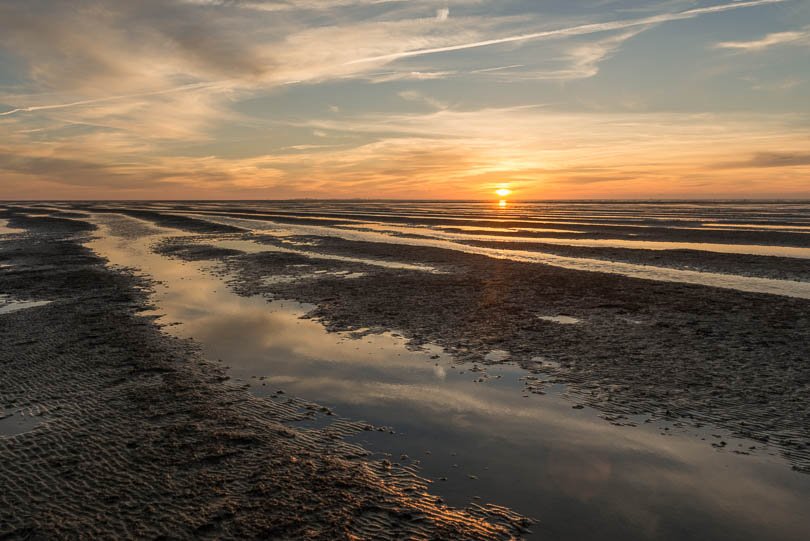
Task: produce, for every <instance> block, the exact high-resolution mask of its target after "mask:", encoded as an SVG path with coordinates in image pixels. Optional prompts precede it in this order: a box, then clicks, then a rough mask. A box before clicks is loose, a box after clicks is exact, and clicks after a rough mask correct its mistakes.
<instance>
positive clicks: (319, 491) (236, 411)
mask: <svg viewBox="0 0 810 541" xmlns="http://www.w3.org/2000/svg"><path fill="white" fill-rule="evenodd" d="M7 219H8V217H7ZM11 220H12V221H14V223H16V224H18V225H20V226H22V225H25V227H26V230H27V233H25V234H23V235H13V236H9V237H5V238H0V260H1V261H2V263H3V265H4V266H3V267H0V291H2V292H3V293H5V294H8V295H11V296H14V297H17V298H25V299H29V300H48V301H52V302H50V303H49V304H47V305H43V306H38V307H32V308H29V309H25V310H20V311H16V312H13V313H9V314H2V315H0V342H2V343H3V348H2V349H0V367H2V373H3V377H2V378H0V411H2V414H0V417H2V418H3V419H2V420H0V423H2V426H0V461H2V464H3V466H2V468H1V469H0V484H2V486H3V490H2V491H0V537H2V538H4V539H32V538H34V539H53V538H71V537H88V538H89V537H93V538H113V537H114V538H147V537H148V538H218V539H220V538H231V539H244V538H265V539H266V538H306V539H358V538H361V539H366V538H380V539H402V538H414V539H459V538H464V539H467V538H469V539H508V538H511V537H514V536H517V535H519V532H520V531H521V530H522V528H523V527H525V526H526V525H527V524H528V523H527V522H526V521H524V520H523V519H521V518H520V517H518V516H517V515H515V514H514V513H512V512H510V511H508V510H507V509H505V508H500V507H494V506H484V505H480V506H477V507H470V508H468V509H464V510H459V509H452V508H449V507H447V506H446V505H444V504H443V503H442V502H441V501H440V500H439V499H438V498H437V497H435V496H431V495H429V494H428V492H427V482H426V481H424V480H422V479H421V478H420V477H418V475H416V474H415V473H414V472H413V471H411V470H410V469H408V468H405V467H401V466H398V465H396V464H391V463H390V462H388V461H383V460H374V459H372V458H370V457H369V456H368V452H367V451H365V450H364V449H362V448H361V447H358V446H357V445H355V444H351V443H348V442H347V441H346V440H345V438H346V437H347V436H348V435H351V434H355V433H357V432H362V431H364V430H373V429H374V427H371V426H369V425H366V424H363V423H356V422H350V421H345V420H338V421H336V422H334V423H332V424H330V426H329V427H327V428H320V429H318V428H310V429H307V428H302V427H300V426H296V423H297V422H300V421H301V420H304V419H307V418H309V417H310V415H311V410H312V407H315V406H314V405H313V404H311V403H307V402H304V401H301V400H298V399H295V398H288V397H287V396H281V395H279V396H278V397H276V398H269V397H268V398H261V397H256V396H254V395H253V394H251V393H250V392H248V391H247V390H246V389H245V388H244V386H242V385H237V384H235V383H233V382H230V381H228V376H227V375H226V374H225V371H224V368H223V367H221V366H220V365H218V364H216V363H213V362H211V361H209V360H207V359H204V358H203V357H202V356H201V355H200V353H199V352H198V351H197V349H196V348H195V346H194V344H193V343H191V342H188V341H182V340H177V339H174V338H170V337H169V336H168V335H166V334H164V333H163V332H161V330H160V329H159V328H158V327H157V326H156V325H155V323H154V321H153V318H151V317H146V316H144V315H143V312H144V311H145V310H147V309H148V308H149V306H148V300H147V293H148V291H149V289H150V288H151V287H152V285H151V284H150V283H149V282H147V281H145V280H143V279H140V278H137V277H135V276H133V275H131V274H129V273H126V272H124V271H123V270H111V269H109V268H107V267H105V266H104V262H103V261H102V260H100V259H99V258H98V257H96V256H95V255H94V254H93V253H92V252H90V251H89V250H88V249H87V248H85V247H83V246H81V245H80V242H81V241H82V240H83V237H76V236H75V234H76V232H77V231H83V232H85V231H88V230H90V229H92V226H90V225H89V224H84V225H83V226H82V227H81V228H79V229H72V227H67V229H70V231H69V232H68V231H67V230H66V228H63V227H62V226H63V225H64V224H62V222H53V221H52V220H53V218H30V217H29V218H17V217H11ZM41 231H47V234H43V233H41ZM220 255H221V254H220ZM9 414H11V417H8V415H9ZM17 417H25V418H26V419H28V418H31V419H36V420H37V422H36V423H32V425H30V426H23V427H22V428H20V427H19V424H18V425H15V426H17V428H14V429H13V430H9V431H8V432H6V433H3V432H2V431H1V430H2V427H4V426H7V425H6V421H8V419H14V418H17Z"/></svg>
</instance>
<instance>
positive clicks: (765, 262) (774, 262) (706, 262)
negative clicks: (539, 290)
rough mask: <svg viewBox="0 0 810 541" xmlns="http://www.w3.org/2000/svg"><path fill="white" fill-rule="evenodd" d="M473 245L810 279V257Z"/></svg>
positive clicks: (759, 275)
mask: <svg viewBox="0 0 810 541" xmlns="http://www.w3.org/2000/svg"><path fill="white" fill-rule="evenodd" d="M469 244H470V245H471V246H483V247H487V248H505V247H508V248H509V249H514V250H531V251H540V252H546V253H550V254H557V255H561V256H567V257H587V258H593V259H605V260H608V261H622V262H627V263H635V264H640V265H652V266H660V267H674V268H680V269H690V270H699V271H702V272H716V273H721V274H734V275H742V276H757V277H761V278H773V279H776V280H797V281H803V282H810V262H808V260H806V259H799V258H792V257H775V256H752V255H746V254H721V253H712V252H701V251H697V250H632V249H623V248H591V247H585V246H560V245H554V244H543V243H527V242H513V243H509V244H508V245H504V243H502V242H480V241H479V242H475V241H470V242H469Z"/></svg>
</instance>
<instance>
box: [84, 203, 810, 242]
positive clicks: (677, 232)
mask: <svg viewBox="0 0 810 541" xmlns="http://www.w3.org/2000/svg"><path fill="white" fill-rule="evenodd" d="M74 206H75V207H76V208H81V209H84V210H93V209H94V208H97V205H92V204H84V205H78V204H77V205H74ZM170 207H171V208H173V209H174V210H176V211H191V212H194V213H199V214H210V215H212V216H241V217H249V218H251V219H256V220H268V221H273V222H278V223H290V224H302V225H341V224H345V225H352V224H353V223H355V224H356V222H357V221H358V220H362V221H370V222H382V223H388V224H392V225H416V224H419V225H430V226H441V227H450V228H451V227H454V226H455V227H458V226H466V227H474V226H490V227H491V226H499V227H510V228H514V227H526V228H551V229H570V230H576V231H579V232H580V233H564V232H543V233H533V232H530V231H517V232H501V233H498V236H501V237H504V238H509V237H555V238H560V239H565V238H572V239H583V238H588V239H604V240H608V239H617V240H620V239H627V240H646V241H671V242H695V243H717V244H761V245H764V244H778V245H781V246H793V247H808V246H810V235H808V234H806V233H801V232H783V231H747V230H745V229H739V230H722V229H713V228H705V229H698V227H699V226H700V223H701V222H700V221H699V220H696V221H694V222H683V221H672V222H664V223H661V222H660V221H655V220H651V221H647V222H639V223H637V224H627V223H615V224H611V223H600V224H599V225H588V224H587V223H583V224H579V225H577V224H571V223H565V224H561V223H560V222H561V221H562V222H566V219H565V218H560V219H559V220H549V221H543V219H542V218H540V219H538V218H532V219H521V218H519V217H511V216H510V217H504V218H503V219H497V218H489V219H481V218H476V217H472V216H471V217H467V218H454V217H452V216H435V215H433V216H431V215H425V216H418V217H415V216H396V215H394V216H390V215H388V216H387V215H383V214H377V213H362V212H357V213H354V212H329V211H324V212H318V213H317V214H315V213H314V212H315V211H311V212H310V211H307V212H301V211H298V212H296V211H292V210H284V209H283V208H281V209H279V208H276V207H275V206H273V205H270V206H269V207H268V208H266V209H251V208H245V207H243V206H239V207H236V206H221V205H217V206H216V208H207V207H206V206H204V205H203V206H202V207H191V206H189V205H170ZM108 208H110V209H111V210H120V211H125V213H130V212H136V213H156V214H159V215H162V216H164V218H161V219H163V220H165V219H166V218H165V216H169V215H171V216H173V217H179V216H180V215H178V214H170V213H171V210H167V209H161V210H159V211H158V210H155V209H150V208H149V207H148V206H144V207H138V209H137V210H132V208H133V206H132V205H128V206H127V207H121V206H115V205H108ZM129 215H130V216H136V215H135V214H129ZM136 217H137V216H136ZM140 217H146V215H145V214H141V216H140ZM347 220H349V221H347ZM732 221H736V220H732ZM164 223H166V222H164ZM769 223H770V222H769ZM640 224H644V225H645V227H636V225H640ZM667 225H669V226H672V227H667ZM678 227H693V229H678ZM467 233H470V234H475V231H467ZM480 233H487V232H486V231H481V232H480ZM490 234H491V233H490Z"/></svg>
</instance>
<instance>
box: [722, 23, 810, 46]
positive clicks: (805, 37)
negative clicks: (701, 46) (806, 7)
mask: <svg viewBox="0 0 810 541" xmlns="http://www.w3.org/2000/svg"><path fill="white" fill-rule="evenodd" d="M779 45H810V27H806V28H803V29H802V30H798V31H791V32H774V33H772V34H768V35H766V36H765V37H763V38H760V39H755V40H751V41H722V42H720V43H716V44H715V45H714V46H715V47H716V48H718V49H733V50H737V51H746V52H751V51H762V50H765V49H770V48H771V47H776V46H779Z"/></svg>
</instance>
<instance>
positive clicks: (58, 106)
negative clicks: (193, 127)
mask: <svg viewBox="0 0 810 541" xmlns="http://www.w3.org/2000/svg"><path fill="white" fill-rule="evenodd" d="M221 84H222V82H219V83H194V84H190V85H183V86H177V87H174V88H167V89H165V90H157V91H155V92H143V93H141V94H124V95H121V96H108V97H106V98H96V99H92V100H82V101H73V102H70V103H57V104H53V105H33V106H31V107H19V108H17V109H12V110H10V111H4V112H2V113H0V116H8V115H14V114H17V113H31V112H34V111H47V110H49V109H66V108H68V107H78V106H81V105H92V104H94V103H104V102H107V101H115V100H125V99H129V98H143V97H146V96H158V95H160V94H170V93H173V92H183V91H185V90H197V89H199V88H210V87H214V86H217V85H221Z"/></svg>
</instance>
